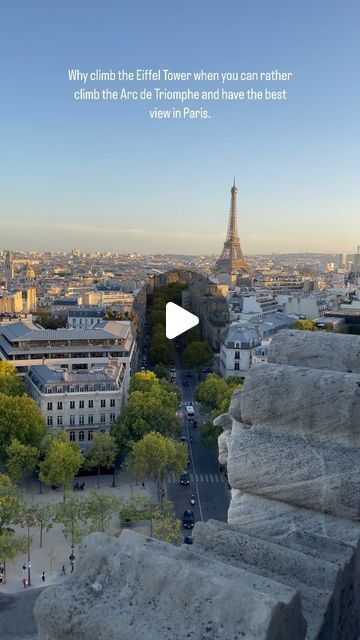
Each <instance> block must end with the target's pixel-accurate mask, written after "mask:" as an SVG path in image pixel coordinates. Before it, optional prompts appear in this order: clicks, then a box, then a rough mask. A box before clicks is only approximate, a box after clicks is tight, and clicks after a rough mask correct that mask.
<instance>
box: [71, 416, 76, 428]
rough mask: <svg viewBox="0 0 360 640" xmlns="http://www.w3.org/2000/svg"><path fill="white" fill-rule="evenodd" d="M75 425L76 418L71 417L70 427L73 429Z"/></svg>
mask: <svg viewBox="0 0 360 640" xmlns="http://www.w3.org/2000/svg"><path fill="white" fill-rule="evenodd" d="M74 425H75V416H70V426H71V427H73V426H74Z"/></svg>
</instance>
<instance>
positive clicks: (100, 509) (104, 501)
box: [83, 491, 120, 532]
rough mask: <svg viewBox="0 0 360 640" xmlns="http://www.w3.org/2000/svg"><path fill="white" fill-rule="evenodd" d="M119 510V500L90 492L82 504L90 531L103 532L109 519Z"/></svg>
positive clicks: (108, 523)
mask: <svg viewBox="0 0 360 640" xmlns="http://www.w3.org/2000/svg"><path fill="white" fill-rule="evenodd" d="M119 509H120V500H119V499H118V498H115V497H114V496H108V495H106V494H104V493H98V492H97V491H92V492H91V493H90V496H89V497H88V498H87V499H86V500H85V501H84V502H83V513H84V517H85V518H86V519H87V520H88V522H89V530H90V531H102V532H103V531H105V529H106V528H107V527H108V526H109V525H110V522H111V518H112V517H113V515H114V514H115V513H117V512H118V511H119Z"/></svg>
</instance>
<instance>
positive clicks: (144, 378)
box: [130, 371, 159, 393]
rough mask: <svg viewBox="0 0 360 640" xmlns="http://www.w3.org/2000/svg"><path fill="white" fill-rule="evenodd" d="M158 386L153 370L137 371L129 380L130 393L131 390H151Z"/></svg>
mask: <svg viewBox="0 0 360 640" xmlns="http://www.w3.org/2000/svg"><path fill="white" fill-rule="evenodd" d="M158 387H159V379H158V378H157V377H156V375H155V373H154V372H153V371H138V372H137V373H135V374H134V375H133V377H132V379H131V382H130V393H132V392H133V391H144V392H147V391H152V390H153V389H154V388H158Z"/></svg>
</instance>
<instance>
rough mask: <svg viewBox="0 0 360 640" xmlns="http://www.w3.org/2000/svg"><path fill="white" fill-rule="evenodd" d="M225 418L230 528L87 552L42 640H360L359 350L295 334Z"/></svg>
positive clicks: (49, 614)
mask: <svg viewBox="0 0 360 640" xmlns="http://www.w3.org/2000/svg"><path fill="white" fill-rule="evenodd" d="M270 360H271V363H270V364H268V365H258V366H254V367H253V368H252V369H250V371H249V373H248V375H247V378H246V381H245V385H244V388H243V391H242V392H237V393H235V394H234V396H233V399H232V402H231V405H230V409H229V413H227V414H224V415H222V416H220V417H219V418H217V421H216V423H217V424H220V425H221V426H222V427H223V433H222V434H221V435H220V437H219V462H220V464H222V465H224V464H227V470H228V478H229V483H230V485H231V503H230V508H229V512H228V523H223V522H216V521H212V520H210V521H208V522H206V523H202V522H199V523H197V524H196V525H195V528H194V533H193V538H194V545H192V547H188V546H187V545H184V546H183V547H180V548H176V547H173V546H171V545H167V544H165V543H161V542H159V541H156V540H152V539H150V538H144V537H141V536H140V535H138V534H135V533H132V532H129V531H125V532H124V533H123V534H122V535H121V537H120V539H119V540H113V539H110V538H107V537H106V536H103V535H101V534H93V535H92V536H89V537H88V538H86V540H85V541H84V543H83V545H82V549H81V553H80V560H79V564H78V566H77V568H76V571H75V573H74V574H73V576H71V577H69V578H68V579H67V581H66V582H64V583H63V584H62V585H61V586H56V587H49V588H48V589H46V590H45V591H44V592H43V593H42V595H41V596H40V597H39V599H38V601H37V604H36V611H35V613H36V617H37V621H38V625H39V633H40V636H39V637H40V640H65V639H67V638H74V639H76V640H85V638H86V640H105V638H106V640H115V638H116V640H122V639H123V638H124V639H125V638H126V639H128V638H130V637H131V638H132V639H134V640H140V638H141V639H143V638H146V639H147V640H170V639H172V640H178V639H179V640H180V638H181V640H182V639H183V638H190V639H193V640H205V639H206V640H220V639H221V640H240V639H245V640H304V639H305V638H306V640H359V638H360V543H359V541H360V524H359V515H360V514H359V503H360V338H357V337H352V336H344V335H336V334H325V333H314V334H312V333H306V332H299V331H286V332H282V333H280V334H278V336H276V337H275V338H274V340H273V343H272V347H271V349H270Z"/></svg>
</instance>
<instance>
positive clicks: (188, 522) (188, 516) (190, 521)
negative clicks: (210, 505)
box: [183, 509, 195, 529]
mask: <svg viewBox="0 0 360 640" xmlns="http://www.w3.org/2000/svg"><path fill="white" fill-rule="evenodd" d="M194 524H195V518H194V512H193V511H191V510H190V509H186V510H185V511H184V515H183V527H184V529H192V528H193V527H194Z"/></svg>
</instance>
